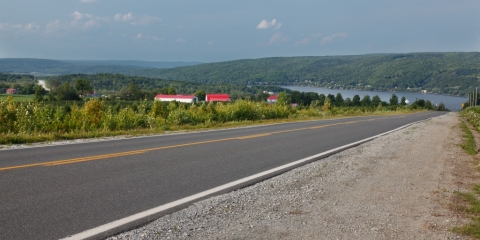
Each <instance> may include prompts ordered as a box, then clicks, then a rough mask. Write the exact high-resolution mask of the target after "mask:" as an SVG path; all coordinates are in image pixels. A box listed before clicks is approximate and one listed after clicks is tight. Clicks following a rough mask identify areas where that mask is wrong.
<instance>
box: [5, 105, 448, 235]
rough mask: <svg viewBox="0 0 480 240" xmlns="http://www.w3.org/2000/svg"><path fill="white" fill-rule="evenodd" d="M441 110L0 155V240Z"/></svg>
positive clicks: (98, 216)
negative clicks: (0, 191) (0, 220)
mask: <svg viewBox="0 0 480 240" xmlns="http://www.w3.org/2000/svg"><path fill="white" fill-rule="evenodd" d="M441 114H444V113H442V112H421V113H415V114H405V115H394V116H371V117H354V118H345V119H334V120H323V121H306V122H297V123H283V124H274V125H267V126H258V127H248V128H237V129H228V130H217V131H205V132H198V133H184V134H172V135H159V136H154V137H142V138H132V139H123V140H114V141H101V142H91V143H83V144H71V145H59V146H48V147H34V148H25V149H11V150H1V151H0V187H1V189H2V194H0V202H1V203H2V204H0V218H1V219H2V222H1V223H0V239H58V238H64V237H67V236H69V235H73V234H76V233H79V232H83V231H85V230H88V229H91V228H95V227H97V226H100V225H103V224H106V223H109V222H112V221H115V220H118V219H122V218H125V217H127V216H130V215H133V214H136V213H139V212H142V211H145V210H148V209H152V208H155V207H157V206H160V205H164V204H166V203H170V202H173V201H176V200H178V199H181V198H185V197H188V196H191V195H194V194H196V193H199V192H203V191H206V190H209V189H212V188H215V187H217V186H220V185H224V184H227V183H230V182H233V181H236V180H238V179H242V178H245V177H248V176H251V175H254V174H257V173H260V172H263V171H267V170H269V169H272V168H275V167H278V166H281V165H285V164H288V163H291V162H294V161H296V160H298V159H303V158H307V157H309V156H313V155H316V154H318V153H321V152H325V151H328V150H330V149H334V148H337V147H339V146H343V145H347V144H350V143H353V142H357V141H360V140H362V139H365V138H369V137H372V136H375V135H378V134H381V133H383V132H387V131H390V130H392V129H396V128H398V127H401V126H404V125H406V124H409V123H412V122H416V121H420V120H424V119H428V118H431V117H435V116H439V115H441ZM173 210H175V209H173ZM138 223H140V222H136V224H138ZM130 227H131V226H130ZM116 230H118V229H116Z"/></svg>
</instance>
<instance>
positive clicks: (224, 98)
mask: <svg viewBox="0 0 480 240" xmlns="http://www.w3.org/2000/svg"><path fill="white" fill-rule="evenodd" d="M205 101H207V102H230V96H229V95H228V94H207V95H205Z"/></svg>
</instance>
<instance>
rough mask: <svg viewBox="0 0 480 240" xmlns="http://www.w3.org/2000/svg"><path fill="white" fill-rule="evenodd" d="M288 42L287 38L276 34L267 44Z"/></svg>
mask: <svg viewBox="0 0 480 240" xmlns="http://www.w3.org/2000/svg"><path fill="white" fill-rule="evenodd" d="M287 40H288V37H284V36H283V35H282V33H280V32H277V33H275V34H273V36H272V37H271V38H270V41H269V42H268V44H274V43H280V42H285V41H287Z"/></svg>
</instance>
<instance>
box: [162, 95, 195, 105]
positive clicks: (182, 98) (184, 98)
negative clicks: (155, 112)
mask: <svg viewBox="0 0 480 240" xmlns="http://www.w3.org/2000/svg"><path fill="white" fill-rule="evenodd" d="M155 100H157V101H162V102H171V101H177V102H184V103H195V102H197V101H198V98H197V97H195V96H193V95H165V94H158V95H157V96H155Z"/></svg>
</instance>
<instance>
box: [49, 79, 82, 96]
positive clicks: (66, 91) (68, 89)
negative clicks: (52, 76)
mask: <svg viewBox="0 0 480 240" xmlns="http://www.w3.org/2000/svg"><path fill="white" fill-rule="evenodd" d="M55 94H56V97H57V100H82V99H81V98H80V96H79V95H78V92H77V90H75V88H73V87H72V86H70V85H69V84H68V83H67V82H64V83H63V84H62V85H60V86H59V87H57V89H55Z"/></svg>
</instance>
